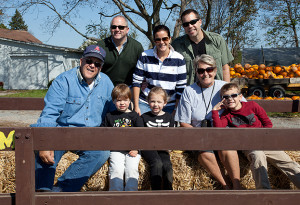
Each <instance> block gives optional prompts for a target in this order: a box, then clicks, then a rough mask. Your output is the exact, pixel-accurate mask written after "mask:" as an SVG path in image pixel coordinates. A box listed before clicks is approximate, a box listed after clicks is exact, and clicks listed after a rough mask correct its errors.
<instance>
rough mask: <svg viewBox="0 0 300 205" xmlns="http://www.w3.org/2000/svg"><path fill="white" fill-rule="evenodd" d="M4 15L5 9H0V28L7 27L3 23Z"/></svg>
mask: <svg viewBox="0 0 300 205" xmlns="http://www.w3.org/2000/svg"><path fill="white" fill-rule="evenodd" d="M3 16H4V13H3V10H2V9H0V28H4V29H7V27H6V26H5V25H4V24H3Z"/></svg>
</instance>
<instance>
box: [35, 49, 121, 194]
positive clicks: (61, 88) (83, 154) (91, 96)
mask: <svg viewBox="0 0 300 205" xmlns="http://www.w3.org/2000/svg"><path fill="white" fill-rule="evenodd" d="M105 56H106V54H105V51H104V50H103V48H101V47H99V46H97V45H90V46H88V47H87V48H86V49H85V50H84V52H83V56H82V58H81V59H80V66H79V67H77V68H73V69H71V70H68V71H66V72H64V73H62V74H60V75H59V76H58V77H56V78H55V80H54V81H53V82H52V85H51V86H50V88H49V90H48V92H47V94H46V96H45V99H44V101H45V107H44V109H43V111H42V114H41V116H40V118H39V119H38V121H37V123H36V124H33V125H31V127H98V126H100V124H101V122H102V119H103V118H104V116H105V114H106V113H107V112H110V111H113V110H114V109H115V107H114V105H113V103H112V100H111V91H112V89H113V87H114V86H113V83H112V82H111V80H110V79H109V77H108V76H107V75H105V74H104V73H101V72H100V71H101V68H102V66H103V62H104V60H105ZM58 143H59V142H58ZM72 152H74V153H75V154H77V155H78V156H79V159H78V160H77V161H75V162H74V163H72V164H71V165H70V166H69V168H68V169H67V170H66V171H65V173H64V174H63V175H62V176H61V177H60V178H58V180H57V184H56V185H55V186H53V183H54V176H55V169H56V166H57V164H58V162H59V161H60V159H61V157H62V156H63V155H64V154H65V153H66V151H39V152H38V153H37V155H36V171H35V178H36V190H37V191H65V192H76V191H80V189H81V187H82V186H83V185H84V184H85V182H86V181H87V180H88V179H89V177H90V176H91V175H93V174H94V173H95V172H96V171H97V170H98V169H100V168H101V167H102V165H103V164H104V163H105V162H106V160H107V159H108V157H109V155H110V152H109V151H82V150H76V151H72Z"/></svg>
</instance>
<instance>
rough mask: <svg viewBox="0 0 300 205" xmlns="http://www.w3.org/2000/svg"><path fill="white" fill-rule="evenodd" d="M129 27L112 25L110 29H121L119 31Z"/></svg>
mask: <svg viewBox="0 0 300 205" xmlns="http://www.w3.org/2000/svg"><path fill="white" fill-rule="evenodd" d="M126 27H127V26H117V25H111V26H110V28H111V29H116V28H119V30H124V29H125V28H126Z"/></svg>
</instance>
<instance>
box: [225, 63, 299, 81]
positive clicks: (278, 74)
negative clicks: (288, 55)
mask: <svg viewBox="0 0 300 205" xmlns="http://www.w3.org/2000/svg"><path fill="white" fill-rule="evenodd" d="M230 77H231V78H242V77H243V78H249V79H273V78H296V77H300V64H298V65H297V64H292V65H290V66H280V65H277V66H266V65H264V64H260V65H250V64H248V63H246V64H245V65H244V67H243V66H242V64H240V63H237V64H235V65H234V67H231V68H230Z"/></svg>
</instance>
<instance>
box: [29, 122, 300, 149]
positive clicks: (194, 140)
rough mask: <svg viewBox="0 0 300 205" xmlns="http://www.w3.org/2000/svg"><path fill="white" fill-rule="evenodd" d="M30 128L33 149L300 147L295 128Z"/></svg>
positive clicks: (299, 131)
mask: <svg viewBox="0 0 300 205" xmlns="http://www.w3.org/2000/svg"><path fill="white" fill-rule="evenodd" d="M32 129H33V134H34V136H35V137H34V149H35V150H54V149H55V150H107V149H110V150H128V149H144V150H168V149H180V150H231V149H233V150H235V149H238V150H250V149H258V150H300V140H299V133H300V130H299V129H296V128H294V129H292V128H260V129H253V128H159V129H157V128H155V129H152V128H138V127H132V128H104V127H97V128H95V127H94V128H32ZM70 142H72V143H70ZM87 142H88V143H87ZM116 142H117V143H116ZM145 142H147V143H145ZM216 142H217V143H216Z"/></svg>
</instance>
